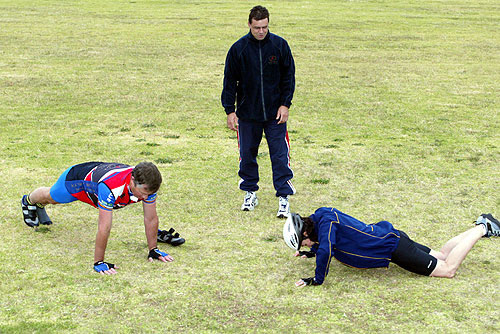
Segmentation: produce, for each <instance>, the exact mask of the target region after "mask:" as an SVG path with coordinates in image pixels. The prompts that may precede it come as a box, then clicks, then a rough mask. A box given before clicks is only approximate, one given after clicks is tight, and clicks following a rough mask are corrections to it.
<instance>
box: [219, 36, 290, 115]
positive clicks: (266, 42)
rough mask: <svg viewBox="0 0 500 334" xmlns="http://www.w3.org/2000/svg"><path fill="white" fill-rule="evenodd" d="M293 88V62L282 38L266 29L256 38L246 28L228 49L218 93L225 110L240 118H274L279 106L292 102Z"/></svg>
mask: <svg viewBox="0 0 500 334" xmlns="http://www.w3.org/2000/svg"><path fill="white" fill-rule="evenodd" d="M294 90H295V63H294V61H293V57H292V52H291V50H290V47H289V46H288V43H287V42H286V41H285V40H284V39H283V38H281V37H279V36H277V35H274V34H271V33H270V32H268V33H267V35H266V37H265V38H264V39H263V40H261V41H259V40H257V39H256V38H255V37H253V35H252V33H251V32H249V33H248V34H247V35H245V36H243V37H242V38H240V39H239V40H238V41H236V43H234V44H233V45H232V46H231V48H230V49H229V51H228V53H227V57H226V66H225V68H224V87H223V89H222V94H221V102H222V106H223V107H224V110H225V111H226V114H230V113H232V112H235V111H236V115H237V116H238V118H240V119H242V120H244V121H257V122H263V121H267V120H270V119H275V118H276V114H277V112H278V108H279V107H280V106H282V105H283V106H286V107H290V105H291V104H292V98H293V92H294ZM235 101H236V109H235Z"/></svg>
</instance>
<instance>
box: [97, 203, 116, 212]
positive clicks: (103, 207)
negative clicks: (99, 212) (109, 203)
mask: <svg viewBox="0 0 500 334" xmlns="http://www.w3.org/2000/svg"><path fill="white" fill-rule="evenodd" d="M97 206H98V207H99V209H103V210H106V211H113V209H110V208H108V207H105V206H102V205H101V203H97Z"/></svg>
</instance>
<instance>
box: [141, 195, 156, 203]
mask: <svg viewBox="0 0 500 334" xmlns="http://www.w3.org/2000/svg"><path fill="white" fill-rule="evenodd" d="M143 202H144V203H146V204H153V203H156V193H154V194H151V195H149V196H148V198H146V199H145V200H144V201H143Z"/></svg>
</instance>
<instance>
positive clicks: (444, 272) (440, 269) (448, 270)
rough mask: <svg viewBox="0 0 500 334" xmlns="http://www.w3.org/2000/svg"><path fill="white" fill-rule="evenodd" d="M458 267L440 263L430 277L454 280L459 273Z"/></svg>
mask: <svg viewBox="0 0 500 334" xmlns="http://www.w3.org/2000/svg"><path fill="white" fill-rule="evenodd" d="M457 269H458V268H457V267H455V266H452V265H450V264H448V263H446V262H445V261H441V260H439V261H438V264H437V266H436V268H435V269H434V270H433V271H432V273H431V275H430V276H433V277H443V278H453V277H455V274H456V272H457Z"/></svg>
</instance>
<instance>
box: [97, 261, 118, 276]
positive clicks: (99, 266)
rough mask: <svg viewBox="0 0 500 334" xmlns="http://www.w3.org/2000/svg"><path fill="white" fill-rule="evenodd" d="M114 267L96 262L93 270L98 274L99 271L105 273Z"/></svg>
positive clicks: (102, 262) (106, 263)
mask: <svg viewBox="0 0 500 334" xmlns="http://www.w3.org/2000/svg"><path fill="white" fill-rule="evenodd" d="M114 267H115V265H114V264H112V263H108V262H104V261H97V262H96V263H94V270H95V271H97V272H98V273H100V272H101V271H106V270H109V269H112V268H114Z"/></svg>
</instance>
